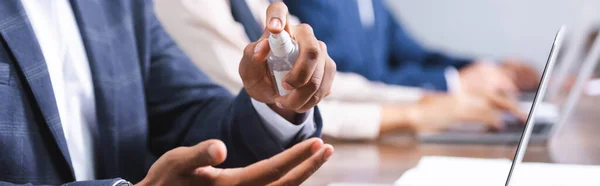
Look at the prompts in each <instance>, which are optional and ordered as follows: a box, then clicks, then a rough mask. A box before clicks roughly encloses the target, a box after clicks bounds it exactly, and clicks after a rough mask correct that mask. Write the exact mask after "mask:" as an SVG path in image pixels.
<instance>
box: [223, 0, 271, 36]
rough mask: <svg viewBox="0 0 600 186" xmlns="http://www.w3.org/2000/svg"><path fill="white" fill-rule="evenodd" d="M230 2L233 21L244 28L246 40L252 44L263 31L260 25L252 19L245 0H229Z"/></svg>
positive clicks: (252, 16)
mask: <svg viewBox="0 0 600 186" xmlns="http://www.w3.org/2000/svg"><path fill="white" fill-rule="evenodd" d="M230 2H231V14H232V15H233V19H235V21H237V22H238V23H241V24H242V25H243V26H244V30H245V31H246V35H248V39H250V41H252V42H254V41H256V40H258V38H260V36H261V35H262V31H263V29H262V28H261V26H260V24H259V23H258V22H257V21H256V19H255V18H254V15H253V14H252V11H250V8H249V7H248V4H246V0H230Z"/></svg>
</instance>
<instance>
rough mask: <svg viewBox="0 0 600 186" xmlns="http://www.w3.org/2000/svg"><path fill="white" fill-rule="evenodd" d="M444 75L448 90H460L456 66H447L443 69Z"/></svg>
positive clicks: (454, 91) (453, 91)
mask: <svg viewBox="0 0 600 186" xmlns="http://www.w3.org/2000/svg"><path fill="white" fill-rule="evenodd" d="M444 77H445V78H446V86H447V87H448V92H450V93H457V92H459V91H460V90H461V87H460V75H459V74H458V70H456V68H454V67H447V68H446V70H445V71H444Z"/></svg>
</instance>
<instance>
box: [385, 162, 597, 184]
mask: <svg viewBox="0 0 600 186" xmlns="http://www.w3.org/2000/svg"><path fill="white" fill-rule="evenodd" d="M510 165H511V161H510V160H508V159H478V158H457V157H436V156H433V157H423V158H422V159H421V161H420V162H419V164H418V165H417V166H416V167H414V168H413V169H411V170H409V171H407V172H406V173H404V175H402V177H401V178H400V179H398V180H397V181H396V182H395V185H402V186H434V185H435V186H438V185H443V186H483V185H485V186H495V185H498V186H503V185H504V184H505V182H506V177H507V176H508V171H509V169H510ZM598 175H600V167H598V166H588V165H566V164H547V163H523V164H521V166H519V167H518V169H517V171H516V172H515V174H513V181H514V183H513V185H517V186H521V185H523V186H536V185H544V186H546V185H548V186H563V185H565V186H571V185H577V186H579V185H583V186H585V185H600V177H598Z"/></svg>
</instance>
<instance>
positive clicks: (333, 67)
mask: <svg viewBox="0 0 600 186" xmlns="http://www.w3.org/2000/svg"><path fill="white" fill-rule="evenodd" d="M328 65H329V67H328V69H329V70H331V71H333V72H335V71H337V64H336V63H335V61H333V60H329V63H328Z"/></svg>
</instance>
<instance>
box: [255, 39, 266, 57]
mask: <svg viewBox="0 0 600 186" xmlns="http://www.w3.org/2000/svg"><path fill="white" fill-rule="evenodd" d="M263 43H264V40H261V41H259V42H258V43H257V44H256V46H254V53H255V54H258V53H260V51H261V50H262V45H263Z"/></svg>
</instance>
